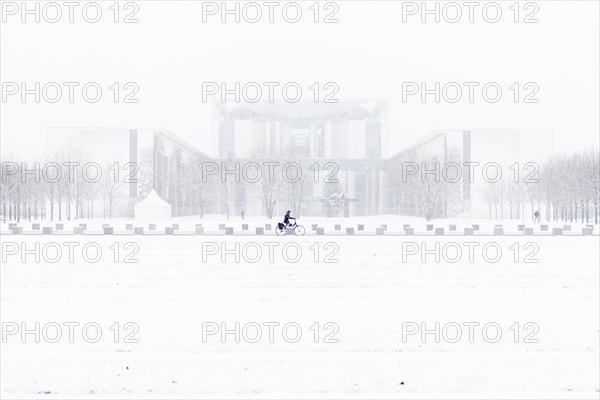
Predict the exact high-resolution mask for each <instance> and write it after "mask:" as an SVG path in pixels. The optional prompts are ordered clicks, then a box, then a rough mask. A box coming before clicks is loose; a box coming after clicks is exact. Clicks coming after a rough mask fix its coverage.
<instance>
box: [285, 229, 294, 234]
mask: <svg viewBox="0 0 600 400" xmlns="http://www.w3.org/2000/svg"><path fill="white" fill-rule="evenodd" d="M285 234H286V235H295V234H296V232H295V231H294V228H285Z"/></svg>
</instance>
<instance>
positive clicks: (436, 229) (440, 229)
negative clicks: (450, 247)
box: [435, 228, 444, 236]
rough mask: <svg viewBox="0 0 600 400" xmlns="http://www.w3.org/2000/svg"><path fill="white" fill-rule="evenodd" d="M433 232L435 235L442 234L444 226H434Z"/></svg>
mask: <svg viewBox="0 0 600 400" xmlns="http://www.w3.org/2000/svg"><path fill="white" fill-rule="evenodd" d="M435 234H436V235H437V236H440V235H443V234H444V228H435Z"/></svg>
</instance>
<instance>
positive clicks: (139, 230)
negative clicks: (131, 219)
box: [133, 226, 144, 235]
mask: <svg viewBox="0 0 600 400" xmlns="http://www.w3.org/2000/svg"><path fill="white" fill-rule="evenodd" d="M133 234H134V235H143V234H144V228H143V227H141V226H136V227H135V228H133Z"/></svg>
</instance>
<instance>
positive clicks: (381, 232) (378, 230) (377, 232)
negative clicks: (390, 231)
mask: <svg viewBox="0 0 600 400" xmlns="http://www.w3.org/2000/svg"><path fill="white" fill-rule="evenodd" d="M384 233H385V229H383V228H375V234H376V235H383V234H384Z"/></svg>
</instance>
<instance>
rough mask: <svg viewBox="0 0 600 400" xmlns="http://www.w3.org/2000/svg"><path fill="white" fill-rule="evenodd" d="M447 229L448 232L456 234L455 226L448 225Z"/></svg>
mask: <svg viewBox="0 0 600 400" xmlns="http://www.w3.org/2000/svg"><path fill="white" fill-rule="evenodd" d="M448 228H449V230H450V232H456V225H450V226H449V227H448Z"/></svg>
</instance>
